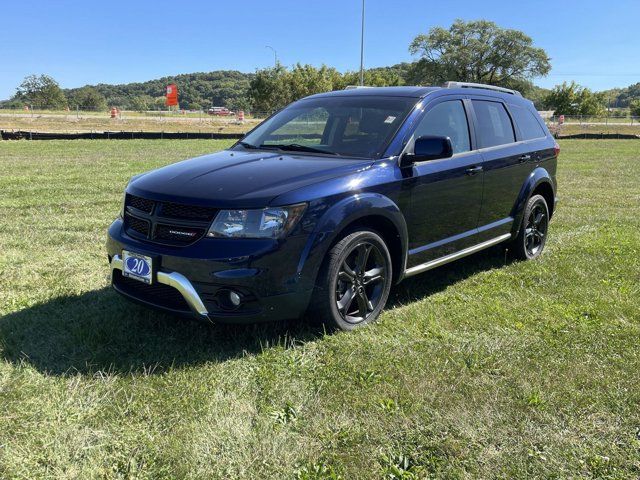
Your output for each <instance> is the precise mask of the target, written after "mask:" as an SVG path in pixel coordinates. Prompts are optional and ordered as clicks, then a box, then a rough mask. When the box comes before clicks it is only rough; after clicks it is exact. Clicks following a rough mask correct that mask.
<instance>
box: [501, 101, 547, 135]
mask: <svg viewBox="0 0 640 480" xmlns="http://www.w3.org/2000/svg"><path fill="white" fill-rule="evenodd" d="M509 110H511V114H512V115H513V120H514V121H515V122H516V125H517V127H518V130H519V131H520V135H522V139H523V140H531V139H533V138H540V137H545V136H546V133H545V131H544V130H543V129H542V127H541V126H540V123H538V119H537V118H536V117H535V115H534V113H533V112H532V111H531V110H529V109H528V108H523V107H519V106H517V105H509Z"/></svg>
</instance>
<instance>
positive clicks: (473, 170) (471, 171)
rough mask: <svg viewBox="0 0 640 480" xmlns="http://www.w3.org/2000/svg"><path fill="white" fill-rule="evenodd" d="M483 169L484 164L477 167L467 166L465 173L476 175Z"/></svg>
mask: <svg viewBox="0 0 640 480" xmlns="http://www.w3.org/2000/svg"><path fill="white" fill-rule="evenodd" d="M481 171H482V166H481V165H478V166H477V167H471V168H467V169H466V170H465V171H464V173H466V174H467V175H475V174H476V173H480V172H481Z"/></svg>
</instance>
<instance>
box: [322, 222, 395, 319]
mask: <svg viewBox="0 0 640 480" xmlns="http://www.w3.org/2000/svg"><path fill="white" fill-rule="evenodd" d="M391 280H392V271H391V255H390V254H389V249H388V248H387V246H386V244H385V243H384V240H383V239H382V238H381V237H380V236H379V235H378V234H377V233H375V232H373V231H370V230H360V231H357V232H353V233H351V234H349V235H347V236H345V237H344V238H343V239H342V240H340V241H339V242H338V243H336V244H335V245H334V246H333V248H332V249H331V251H330V252H329V255H328V256H327V258H326V260H325V263H324V265H323V267H322V269H321V271H320V273H319V275H318V282H317V284H316V289H315V292H314V299H313V305H312V313H313V314H314V316H315V317H316V318H317V319H318V320H320V321H322V322H323V323H325V324H327V325H328V326H330V327H332V328H338V329H340V330H353V329H354V328H356V327H359V326H361V325H365V324H367V323H370V322H372V321H374V320H375V319H376V318H378V316H379V315H380V312H381V311H382V309H383V308H384V305H385V303H386V302H387V298H388V297H389V290H390V289H391Z"/></svg>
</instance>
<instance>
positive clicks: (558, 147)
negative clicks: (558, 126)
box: [553, 142, 560, 158]
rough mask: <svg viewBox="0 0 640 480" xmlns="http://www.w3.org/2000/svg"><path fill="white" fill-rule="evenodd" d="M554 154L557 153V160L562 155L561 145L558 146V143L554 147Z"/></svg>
mask: <svg viewBox="0 0 640 480" xmlns="http://www.w3.org/2000/svg"><path fill="white" fill-rule="evenodd" d="M553 153H555V155H556V158H558V156H559V155H560V145H558V143H557V142H556V144H555V145H554V146H553Z"/></svg>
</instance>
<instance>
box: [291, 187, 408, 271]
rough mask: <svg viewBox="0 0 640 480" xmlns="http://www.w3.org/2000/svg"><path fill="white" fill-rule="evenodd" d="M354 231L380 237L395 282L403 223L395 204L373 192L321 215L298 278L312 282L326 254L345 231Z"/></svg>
mask: <svg viewBox="0 0 640 480" xmlns="http://www.w3.org/2000/svg"><path fill="white" fill-rule="evenodd" d="M358 228H368V229H371V230H374V231H376V232H377V233H378V234H380V236H382V238H383V240H384V241H385V243H386V245H387V248H388V249H389V253H390V254H391V260H392V273H393V279H394V283H395V282H398V281H399V280H400V279H401V278H402V273H403V272H404V269H405V265H406V255H407V235H408V234H407V224H406V221H405V219H404V215H403V214H402V212H401V211H400V208H399V207H398V206H397V205H396V203H395V202H394V201H393V200H391V199H390V198H388V197H386V196H384V195H381V194H377V193H366V194H356V195H353V196H349V197H347V198H344V199H342V200H340V201H339V202H337V203H336V204H335V205H333V206H332V207H331V208H329V209H328V210H327V211H326V212H325V213H324V215H323V216H322V217H321V219H320V220H319V221H318V223H317V225H316V228H315V229H314V232H313V234H312V235H311V236H310V238H309V241H308V242H307V246H306V248H305V251H304V252H303V255H302V257H301V259H300V264H299V273H300V275H303V276H311V277H312V278H313V282H315V278H316V276H317V274H318V272H319V269H320V267H321V265H322V261H323V260H324V257H325V255H326V254H327V252H328V251H329V250H330V249H331V248H332V247H333V245H335V244H336V243H337V242H338V241H340V239H341V238H343V237H344V236H345V234H347V232H350V231H355V230H357V229H358Z"/></svg>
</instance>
